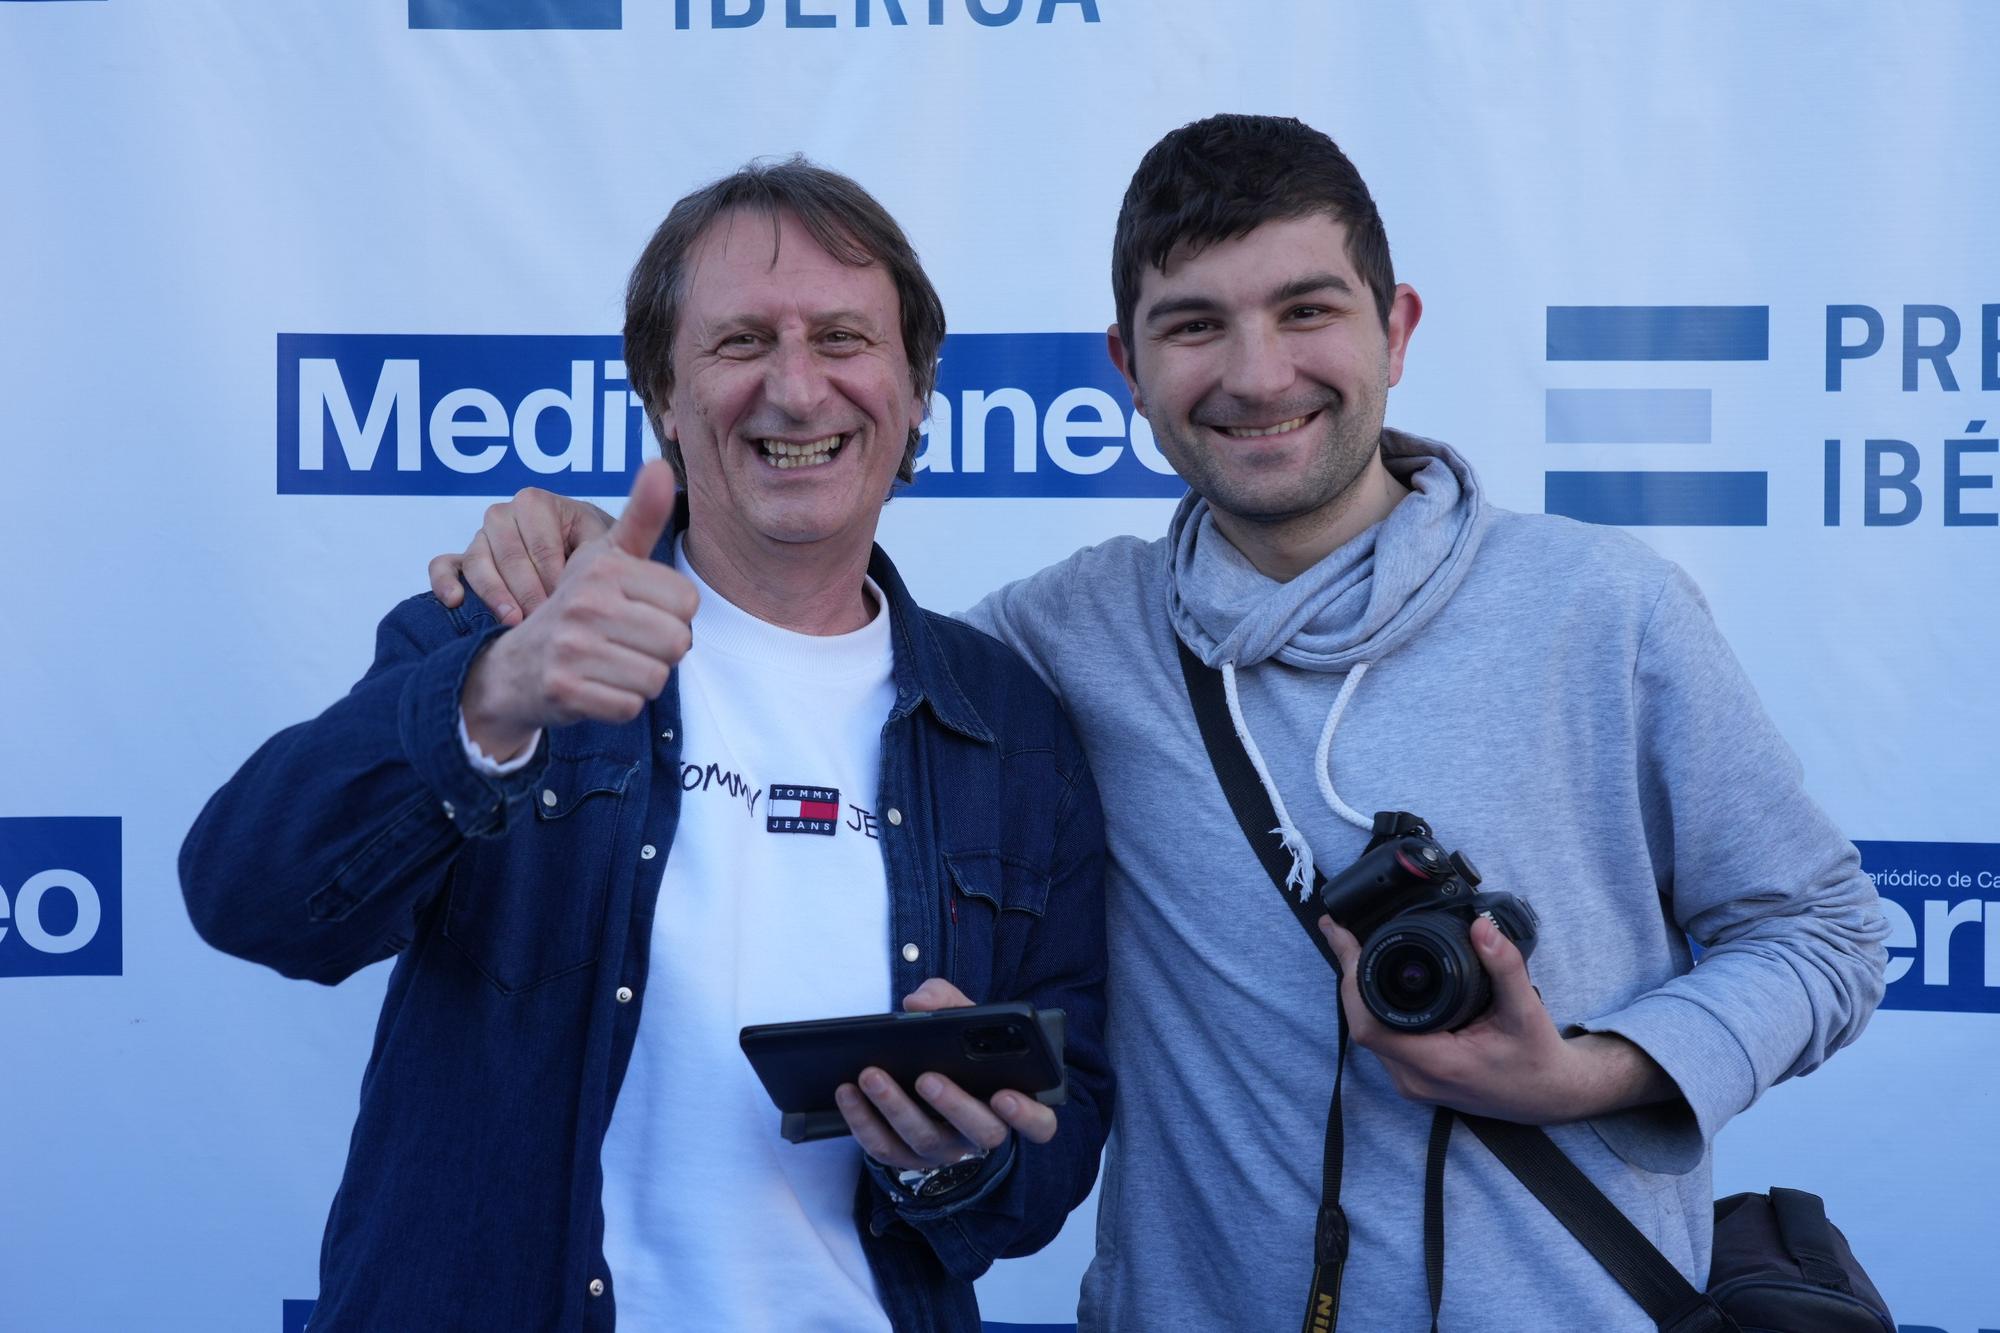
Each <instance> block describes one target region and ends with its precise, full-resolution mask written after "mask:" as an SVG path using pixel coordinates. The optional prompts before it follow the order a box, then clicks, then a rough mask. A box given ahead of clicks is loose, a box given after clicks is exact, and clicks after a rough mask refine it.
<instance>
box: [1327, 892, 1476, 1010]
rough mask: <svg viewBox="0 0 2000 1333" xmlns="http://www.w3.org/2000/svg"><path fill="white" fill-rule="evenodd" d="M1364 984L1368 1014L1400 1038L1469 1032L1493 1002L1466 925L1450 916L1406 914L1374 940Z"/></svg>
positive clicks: (1364, 964)
mask: <svg viewBox="0 0 2000 1333" xmlns="http://www.w3.org/2000/svg"><path fill="white" fill-rule="evenodd" d="M1360 982H1361V999H1362V1001H1363V1003H1365V1004H1366V1005H1367V1006H1368V1012H1370V1013H1372V1014H1374V1015H1375V1017H1377V1018H1379V1019H1381V1020H1382V1022H1384V1023H1386V1024H1388V1025H1389V1026H1390V1027H1392V1028H1395V1029H1396V1030H1397V1031H1399V1032H1436V1031H1439V1030H1441V1029H1451V1028H1460V1027H1464V1026H1465V1025H1466V1024H1467V1023H1469V1022H1471V1021H1472V1020H1473V1019H1474V1018H1476V1017H1478V1016H1479V1014H1480V1013H1481V1012H1482V1011H1483V1010H1485V1008H1486V1006H1487V1004H1488V1003H1489V1002H1490V1001H1491V999H1492V996H1493V991H1492V983H1491V982H1490V980H1489V979H1488V978H1487V975H1486V969H1485V968H1484V967H1482V966H1480V963H1479V958H1478V956H1477V955H1476V954H1475V953H1474V952H1473V950H1472V936H1471V934H1470V933H1469V931H1468V930H1467V928H1466V924H1465V922H1464V921H1463V920H1462V919H1461V918H1460V917H1458V916H1457V915H1455V914H1453V913H1450V912H1440V911H1414V912H1407V913H1405V914H1403V915H1402V916H1399V917H1397V918H1396V919H1395V920H1394V921H1392V922H1391V923H1390V924H1389V925H1387V926H1386V927H1384V928H1383V929H1382V930H1381V931H1380V932H1378V933H1377V934H1376V935H1374V936H1373V937H1371V938H1370V939H1369V940H1368V942H1367V943H1366V944H1365V945H1363V946H1362V949H1361V976H1360Z"/></svg>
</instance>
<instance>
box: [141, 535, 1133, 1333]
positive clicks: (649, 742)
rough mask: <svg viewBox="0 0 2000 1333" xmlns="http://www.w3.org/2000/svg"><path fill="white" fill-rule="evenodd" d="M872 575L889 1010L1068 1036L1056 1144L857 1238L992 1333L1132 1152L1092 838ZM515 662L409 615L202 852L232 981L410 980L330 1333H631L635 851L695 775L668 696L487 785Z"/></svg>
mask: <svg viewBox="0 0 2000 1333" xmlns="http://www.w3.org/2000/svg"><path fill="white" fill-rule="evenodd" d="M684 522H685V509H683V511H682V515H681V516H678V517H677V521H676V524H675V527H676V528H678V527H679V526H680V525H681V524H682V523H684ZM673 539H674V533H673V532H669V533H668V534H667V535H666V536H665V537H664V538H663V539H662V541H661V544H660V546H659V548H658V549H657V550H656V551H655V553H654V558H655V559H671V552H672V549H673V548H672V545H671V543H672V541H673ZM869 573H870V575H871V576H872V577H873V578H874V580H875V582H876V583H877V584H878V585H879V586H880V587H881V588H882V589H883V591H884V593H885V594H886V595H887V598H888V601H889V609H890V614H891V623H892V634H893V643H894V652H895V667H894V683H895V689H896V702H895V706H894V709H893V711H892V712H891V713H890V715H889V717H888V719H887V721H886V723H885V724H884V726H883V730H882V774H881V789H880V793H879V798H878V804H877V806H876V808H877V809H878V810H882V811H884V812H886V818H885V820H884V823H883V825H882V835H883V836H882V841H881V847H882V856H883V860H884V863H885V870H886V873H887V878H888V885H889V897H890V926H891V929H892V931H893V938H892V939H891V940H888V941H885V942H884V947H885V948H887V949H889V951H890V992H889V994H888V995H886V996H884V997H883V998H884V1002H885V1003H884V1007H885V1008H894V1007H896V1006H897V1005H898V1004H899V1000H900V997H901V996H902V995H904V994H907V993H908V992H909V991H911V990H913V989H915V988H916V987H917V986H918V985H919V984H920V983H921V982H922V981H923V980H924V979H925V978H926V977H929V976H932V975H940V976H943V977H945V978H946V979H948V980H950V981H951V982H953V983H954V984H955V985H957V986H958V987H959V988H960V989H961V990H963V991H964V992H965V993H966V994H967V995H968V996H970V997H971V998H972V999H973V1000H974V1001H976V1002H985V1001H997V1000H1013V999H1023V1000H1030V1001H1032V1002H1033V1003H1035V1004H1037V1005H1039V1006H1043V1007H1050V1008H1060V1009H1063V1010H1064V1011H1066V1013H1067V1015H1068V1023H1067V1042H1066V1052H1065V1056H1066V1060H1065V1063H1066V1064H1067V1065H1068V1081H1069V1097H1068V1101H1067V1103H1066V1104H1065V1105H1063V1106H1062V1107H1061V1108H1060V1109H1059V1111H1058V1113H1057V1114H1058V1119H1059V1121H1060V1129H1059V1130H1058V1132H1057V1134H1056V1137H1055V1138H1054V1140H1053V1141H1051V1142H1049V1143H1047V1144H1042V1145H1037V1144H1031V1143H1027V1142H1025V1141H1022V1140H1020V1139H1019V1138H1018V1136H1015V1137H1014V1138H1012V1139H1010V1141H1009V1143H1008V1144H1007V1145H1006V1146H1005V1147H1003V1148H1002V1149H1001V1150H999V1151H997V1152H995V1153H994V1154H992V1156H990V1157H989V1158H988V1159H987V1160H986V1162H985V1163H984V1165H983V1167H982V1169H981V1172H980V1174H979V1175H978V1176H977V1177H976V1178H975V1179H973V1180H971V1181H969V1182H967V1183H966V1184H965V1185H963V1186H961V1187H960V1188H959V1189H958V1190H956V1191H954V1192H953V1193H951V1194H950V1195H948V1196H946V1197H944V1198H943V1199H940V1200H923V1201H921V1202H919V1201H918V1200H916V1199H914V1198H912V1197H910V1196H908V1195H907V1194H905V1193H903V1192H902V1191H901V1188H900V1186H899V1185H898V1184H897V1182H896V1180H895V1178H894V1176H893V1173H889V1172H886V1171H883V1170H881V1169H880V1168H879V1167H873V1166H872V1164H871V1167H870V1169H868V1170H864V1172H863V1174H862V1178H861V1182H860V1187H859V1190H858V1192H857V1198H856V1208H855V1219H856V1225H857V1227H858V1228H859V1232H860V1236H861V1241H862V1245H863V1248H864V1250H865V1251H866V1253H867V1256H868V1262H869V1265H870V1268H871V1269H872V1271H873V1273H874V1276H875V1281H876V1287H877V1290H878V1291H879V1293H880V1295H881V1298H882V1303H883V1306H884V1307H885V1309H886V1310H887V1312H888V1314H889V1317H890V1320H891V1322H892V1324H893V1325H894V1327H895V1329H896V1330H898V1333H917V1331H918V1330H933V1329H935V1330H952V1331H956V1330H967V1331H968V1333H976V1330H977V1329H978V1328H979V1317H978V1311H977V1308H976V1305H975V1303H974V1300H973V1295H972V1286H971V1283H972V1280H973V1279H974V1278H975V1277H977V1276H978V1275H979V1274H981V1273H982V1272H984V1271H985V1270H986V1268H987V1267H988V1265H989V1264H990V1263H991V1262H992V1261H993V1260H994V1259H995V1258H998V1257H1003V1256H1009V1255H1019V1254H1026V1253H1029V1252H1031V1251H1033V1250H1035V1249H1038V1248H1039V1247H1041V1246H1042V1245H1044V1244H1046V1243H1047V1242H1048V1241H1049V1240H1050V1239H1051V1238H1052V1237H1053V1236H1054V1235H1055V1234H1056V1231H1057V1229H1058V1228H1059V1227H1060V1226H1061V1225H1062V1221H1063V1218H1064V1217H1065V1216H1066V1215H1067V1214H1068V1213H1069V1211H1070V1210H1071V1209H1072V1208H1073V1207H1075V1206H1076V1205H1077V1204H1078V1203H1079V1202H1081V1201H1082V1200H1083V1198H1084V1197H1085V1195H1086V1194H1088V1193H1089V1190H1090V1187H1091V1183H1092V1181H1093V1179H1094V1178H1095V1176H1096V1172H1097V1160H1098V1151H1099V1149H1100V1147H1101V1146H1102V1144H1103V1140H1104V1134H1105V1129H1106V1126H1107V1125H1108V1123H1109V1120H1110V1114H1111V1077H1110V1073H1109V1071H1108V1069H1107V1068H1106V1064H1105V1054H1104V1037H1103V1023H1104V996H1103V983H1104V969H1105V959H1104V910H1103V899H1102V877H1103V862H1104V850H1103V822H1102V814H1101V812H1100V810H1099V807H1098V796H1097V790H1096V787H1095V785H1094V784H1093V782H1092V780H1091V777H1090V773H1089V770H1088V769H1087V768H1086V767H1085V765H1084V762H1083V757H1082V753H1081V751H1080V749H1079V748H1078V745H1077V741H1076V738H1075V736H1074V735H1073V734H1072V732H1071V730H1070V726H1069V723H1068V721H1067V720H1066V719H1065V718H1064V717H1063V716H1062V714H1061V712H1060V710H1059V709H1058V707H1057V705H1056V702H1055V700H1054V698H1053V696H1051V695H1050V693H1049V692H1048V690H1047V689H1046V688H1045V687H1044V686H1043V685H1042V684H1041V682H1040V681H1039V680H1037V679H1036V678H1035V676H1034V675H1033V674H1032V673H1031V672H1030V671H1029V669H1028V668H1027V666H1026V665H1025V664H1023V663H1022V662H1021V660H1020V659H1019V658H1017V657H1016V656H1015V655H1014V654H1013V652H1012V651H1011V650H1009V649H1007V648H1005V647H1003V646H1001V645H1000V644H999V643H998V642H997V641H995V640H993V639H991V638H988V637H987V636H986V635H984V634H982V633H980V632H979V631H977V630H974V629H971V628H970V627H968V626H965V625H962V624H960V623H958V622H956V621H953V620H948V619H946V618H944V617H941V616H936V615H933V614H931V613H930V612H927V611H924V610H922V609H921V608H919V607H918V606H917V605H916V604H915V603H914V602H912V601H911V600H910V596H909V593H908V592H907V591H906V590H905V588H904V586H903V583H902V580H901V579H900V578H899V577H898V576H897V574H896V571H895V568H894V566H893V565H891V564H890V563H889V560H888V558H887V557H886V556H884V555H883V554H882V552H881V550H880V549H879V548H878V549H877V550H876V551H875V553H874V558H873V560H872V562H871V564H870V566H869ZM499 632H500V630H499V626H498V624H497V622H496V621H495V620H494V619H493V616H492V614H491V612H490V611H489V610H488V609H487V608H486V607H485V606H484V605H482V604H481V603H480V602H479V601H478V599H477V598H476V597H468V599H467V601H466V603H465V605H464V606H462V607H460V608H458V609H455V610H448V609H446V608H445V607H444V606H442V605H441V604H440V603H439V602H437V601H436V600H435V599H434V598H432V597H430V596H428V595H424V596H420V597H414V598H411V599H410V600H408V601H406V602H404V603H403V604H402V605H400V606H398V607H397V608H396V609H395V610H393V611H391V612H390V613H389V615H388V616H387V617H386V618H385V619H384V620H383V621H382V624H381V626H380V629H379V630H378V633H377V638H376V651H375V660H374V663H373V665H372V666H371V667H370V668H369V670H368V673H367V674H366V675H365V676H363V677H362V679H361V681H360V682H359V683H358V684H356V685H355V686H354V688H353V690H352V691H351V692H350V693H349V694H348V695H347V697H346V698H344V699H342V700H341V701H339V702H338V703H336V704H334V705H333V706H332V707H331V708H329V709H327V710H326V712H324V713H323V714H321V715H320V716H319V717H318V718H316V719H314V720H313V721H310V722H305V723H301V724H299V725H297V726H294V727H291V728H289V729H287V730H285V731H283V732H280V733H279V734H278V735H277V736H275V737H273V738H272V739H271V740H269V741H268V742H266V743H265V744H264V745H263V746H262V747H261V748H260V749H259V750H258V751H257V753H256V754H254V755H253V756H251V758H250V760H249V761H248V762H247V763H246V764H244V766H243V768H242V769H241V771H239V772H238V773H237V775H236V776H235V777H234V778H232V779H231V780H230V782H229V783H228V784H227V785H226V786H224V787H223V788H222V790H221V791H219V792H217V793H216V795H215V796H214V797H213V798H212V799H211V800H210V801H209V803H208V805H207V807H206V808H205V809H204V810H203V811H202V813H201V816H200V818H199V819H198V820H197V821H196V823H195V826H194V828H193V830H192V831H191V832H190V833H189V834H188V838H187V842H186V844H185V846H184V847H183V848H182V851H181V862H180V869H181V883H182V886H183V891H184V893H185V895H186V899H187V904H188V910H189V913H190V914H191V916H192V917H193V920H194V923H195V926H196V928H197V930H199V931H200V933H201V935H202V937H203V938H204V939H206V940H208V941H209V942H210V943H212V944H214V945H215V946H216V947H217V948H220V949H223V950H226V951H227V952H229V953H233V954H236V955H239V956H241V957H243V958H248V959H251V960H254V961H256V962H261V963H265V964H268V965H269V966H271V967H273V968H275V969H277V970H278V971H279V972H281V973H283V974H285V975H286V976H292V977H305V978H310V979H312V980H315V981H320V982H325V983H329V984H331V983H334V982H337V981H339V980H341V979H342V978H344V977H346V976H348V975H350V974H351V973H353V972H355V971H356V970H358V969H360V968H362V967H366V966H367V965H369V964H370V963H373V962H376V961H378V960H380V959H384V958H388V957H391V956H395V957H396V964H395V967H394V970H393V971H392V972H391V974H390V977H389V983H388V992H387V996H386V998H385V999H384V1001H383V1005H382V1014H381V1018H380V1020H379V1022H378V1024H377V1027H376V1033H375V1044H374V1050H373V1053H372V1054H371V1055H370V1057H369V1061H368V1066H367V1070H366V1072H365V1073H364V1074H363V1075H362V1080H361V1101H360V1109H359V1113H358V1115H357V1117H356V1120H355V1125H354V1133H353V1138H352V1141H351V1145H350V1151H349V1155H348V1161H347V1169H346V1173H345V1175H344V1177H343V1179H342V1181H341V1185H340V1190H339V1192H338V1194H337V1195H336V1196H335V1198H334V1201H333V1206H332V1209H331V1212H330V1215H329V1216H328V1219H327V1225H326V1234H325V1238H324V1240H323V1242H322V1246H321V1256H320V1282H321V1293H320V1304H319V1307H318V1309H317V1311H316V1312H315V1314H314V1316H313V1320H312V1327H313V1328H314V1330H315V1331H316V1333H339V1331H341V1330H380V1329H389V1328H422V1329H437V1330H444V1329H467V1330H471V1329H480V1330H485V1329H498V1328H506V1329H523V1330H527V1329H536V1330H540V1329H551V1330H554V1329H560V1330H591V1331H592V1333H597V1331H599V1330H608V1329H610V1328H612V1327H613V1323H614V1318H615V1311H616V1307H617V1275H616V1274H615V1273H612V1272H610V1271H609V1270H608V1268H607V1267H606V1264H605V1259H604V1252H603V1238H604V1214H603V1208H602V1205H601V1192H602V1180H603V1177H602V1167H601V1164H600V1149H601V1148H602V1145H603V1141H604V1134H605V1130H606V1128H607V1127H608V1126H609V1124H610V1121H611V1111H612V1105H613V1102H614V1101H615V1099H616V1098H617V1095H618V1088H619V1083H620V1081H621V1079H622V1078H623V1076H624V1073H625V1068H626V1065H627V1062H628V1060H629V1058H630V1056H631V1052H632V1043H633V1037H634V1034H635V1033H636V1031H637V1029H638V1023H639V1014H640V1010H641V1008H642V1006H643V1005H644V1002H645V995H646V978H647V964H648V961H649V960H648V954H649V952H650V946H651V941H652V936H653V912H654V906H655V903H656V900H657V898H658V894H659V886H660V877H661V872H662V869H663V868H664V866H665V864H666V857H665V856H664V855H658V854H653V853H664V852H665V851H666V850H667V847H666V846H659V847H657V848H647V852H648V853H649V854H647V855H642V854H641V848H642V846H644V845H645V844H646V843H647V842H648V841H651V842H653V843H661V842H662V841H663V840H664V841H665V842H667V843H670V842H671V838H672V830H673V828H674V825H675V820H676V817H677V815H678V812H679V804H680V785H679V783H678V782H674V781H660V780H659V777H660V775H661V774H668V773H677V772H678V771H679V759H680V744H679V734H680V721H679V719H680V702H679V693H678V678H677V677H676V679H675V680H674V681H673V682H671V683H670V684H669V686H668V688H667V690H666V692H665V693H663V694H662V695H661V696H660V697H659V699H657V700H656V701H654V703H653V704H652V705H651V706H650V707H649V709H648V710H647V711H646V712H644V713H642V714H641V716H640V717H639V718H638V719H636V720H635V721H633V722H630V723H627V724H624V725H609V724H602V723H595V722H581V723H577V724H575V725H572V726H568V727H560V728H555V729H551V730H549V731H548V732H546V733H545V735H544V738H543V740H542V742H541V745H540V747H539V749H538V752H537V754H536V756H535V758H534V760H533V761H532V762H531V763H530V764H529V765H527V767H526V768H524V769H523V770H521V771H520V772H517V773H514V774H510V775H508V776H506V777H499V778H495V777H488V776H485V775H482V774H480V773H479V772H477V771H475V770H474V769H473V768H472V766H471V765H470V764H469V763H468V762H467V761H466V758H465V755H464V751H463V747H462V746H461V745H460V742H459V739H458V716H459V696H460V691H461V687H462V685H463V682H464V679H465V675H466V671H467V669H468V667H469V666H470V664H471V662H472V660H473V658H474V656H475V655H476V654H477V653H478V652H479V651H480V649H481V648H482V647H483V646H484V645H485V644H486V643H487V642H488V641H489V640H490V639H491V638H492V637H493V636H494V635H495V634H497V633H499ZM772 1132H773V1133H776V1132H777V1130H776V1113H775V1111H774V1112H773V1126H772ZM732 1206H735V1204H734V1203H733V1201H732V1200H731V1199H728V1198H718V1199H716V1200H715V1207H716V1208H718V1209H723V1208H729V1207H732ZM802 1300H803V1301H804V1302H806V1304H802V1306H801V1308H800V1309H799V1311H798V1313H799V1315H800V1316H801V1317H805V1316H809V1315H810V1314H811V1313H812V1310H811V1308H810V1304H809V1302H810V1296H809V1295H807V1296H804V1297H802Z"/></svg>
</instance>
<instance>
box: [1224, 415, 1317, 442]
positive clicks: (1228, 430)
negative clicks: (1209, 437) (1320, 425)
mask: <svg viewBox="0 0 2000 1333" xmlns="http://www.w3.org/2000/svg"><path fill="white" fill-rule="evenodd" d="M1307 415H1308V416H1309V415H1311V414H1310V413H1308V414H1307ZM1305 424H1306V418H1305V417H1293V418H1292V419H1291V420H1290V421H1280V422H1279V423H1278V424H1277V425H1275V426H1224V427H1222V433H1223V434H1224V435H1227V436H1229V437H1230V438H1231V439H1235V440H1256V439H1262V438H1263V437H1264V436H1266V435H1283V434H1284V433H1285V432H1286V431H1288V430H1297V429H1298V428H1299V427H1301V426H1303V425H1305Z"/></svg>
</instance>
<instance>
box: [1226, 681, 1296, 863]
mask: <svg viewBox="0 0 2000 1333" xmlns="http://www.w3.org/2000/svg"><path fill="white" fill-rule="evenodd" d="M1222 697H1223V698H1224V699H1225V700H1227V701H1228V704H1229V721H1230V724H1231V725H1232V726H1234V727H1235V728H1236V739H1237V740H1239V741H1241V742H1242V743H1243V752H1244V753H1245V754H1247V755H1249V756H1250V766H1251V767H1252V768H1254V769H1256V770H1257V780H1258V781H1259V782H1261V783H1263V784H1264V791H1265V794H1266V795H1268V796H1269V797H1270V798H1271V809H1272V811H1273V812H1274V813H1276V814H1277V816H1278V827H1276V828H1274V829H1272V830H1271V832H1273V833H1275V834H1277V835H1278V840H1279V842H1281V843H1283V844H1284V848H1285V851H1286V852H1288V853H1290V855H1291V858H1292V873H1291V874H1290V875H1288V876H1286V878H1285V887H1286V888H1288V889H1293V890H1296V891H1297V892H1298V895H1299V901H1300V902H1304V901H1305V900H1306V896H1307V895H1308V894H1310V893H1311V892H1312V885H1313V854H1312V848H1311V847H1309V846H1307V845H1306V839H1305V835H1304V834H1302V833H1300V832H1299V830H1298V826H1297V825H1295V824H1293V823H1292V816H1291V814H1290V812H1289V811H1287V810H1286V809H1285V798H1284V797H1282V796H1280V795H1279V794H1278V784H1277V783H1275V782H1273V781H1272V780H1271V770H1270V769H1268V768H1266V767H1265V766H1264V755H1263V752H1262V751H1260V750H1259V749H1258V748H1257V742H1256V740H1255V739H1254V738H1253V737H1252V736H1251V735H1250V725H1249V724H1248V723H1247V722H1245V721H1244V720H1243V705H1242V703H1241V702H1240V701H1239V700H1238V699H1237V697H1236V664H1235V663H1234V662H1224V663H1223V664H1222Z"/></svg>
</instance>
